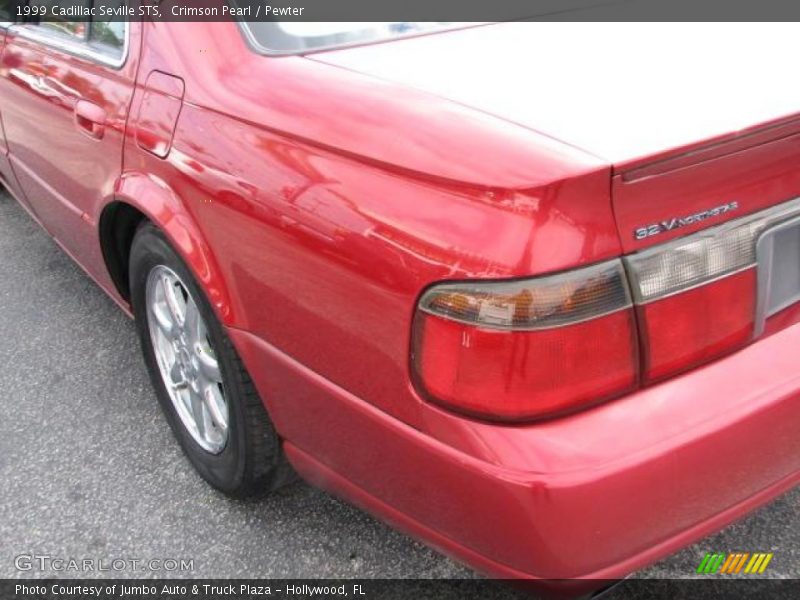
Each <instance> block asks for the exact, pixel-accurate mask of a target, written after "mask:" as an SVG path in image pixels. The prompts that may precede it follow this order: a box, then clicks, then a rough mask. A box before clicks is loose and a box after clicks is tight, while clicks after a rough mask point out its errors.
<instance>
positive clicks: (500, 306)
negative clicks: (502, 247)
mask: <svg viewBox="0 0 800 600" xmlns="http://www.w3.org/2000/svg"><path fill="white" fill-rule="evenodd" d="M413 364H414V369H415V374H416V379H417V382H418V384H419V385H420V387H422V389H423V391H424V393H425V395H426V396H427V397H428V398H430V399H432V400H434V401H437V402H440V403H443V404H446V405H448V406H450V407H453V408H457V409H459V410H462V411H465V412H468V413H471V414H475V415H481V416H488V417H490V418H495V419H506V420H520V419H531V418H536V417H542V416H548V415H552V414H555V413H563V412H567V411H571V410H575V409H576V408H578V407H581V406H584V405H586V404H589V403H594V402H598V401H600V400H603V399H606V398H608V397H610V396H614V395H619V394H622V393H624V392H626V391H628V390H630V389H632V388H633V387H634V386H635V385H636V383H637V381H638V368H637V364H638V361H637V350H636V334H635V325H634V317H633V310H632V308H631V303H630V295H629V292H628V289H627V284H626V282H625V276H624V271H623V269H622V266H621V264H620V263H619V262H618V261H614V262H612V263H606V264H603V265H598V266H594V267H589V268H587V269H580V270H577V271H573V272H570V273H566V274H561V275H556V276H550V277H542V278H537V279H530V280H525V281H515V282H498V283H487V282H482V283H470V284H444V285H440V286H435V287H434V288H432V289H431V290H429V291H428V292H427V293H426V294H425V295H424V296H423V298H422V300H421V302H420V312H419V313H418V315H417V321H416V324H415V348H414V355H413Z"/></svg>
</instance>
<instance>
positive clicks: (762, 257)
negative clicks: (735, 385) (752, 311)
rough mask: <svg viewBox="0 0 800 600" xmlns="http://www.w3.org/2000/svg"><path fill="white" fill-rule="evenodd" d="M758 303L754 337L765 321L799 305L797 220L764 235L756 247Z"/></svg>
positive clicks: (799, 219)
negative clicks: (796, 304) (792, 306)
mask: <svg viewBox="0 0 800 600" xmlns="http://www.w3.org/2000/svg"><path fill="white" fill-rule="evenodd" d="M756 258H757V260H758V301H757V310H756V323H755V335H756V336H759V335H761V333H762V332H763V331H764V325H765V323H766V321H767V319H768V318H769V317H771V316H772V315H774V314H777V313H779V312H780V311H782V310H784V309H785V308H788V307H789V306H791V305H793V304H795V303H796V302H800V217H795V218H794V219H791V220H789V221H785V222H783V223H780V224H779V225H776V226H775V227H771V228H769V229H767V230H766V231H764V233H763V234H761V236H760V237H759V239H758V244H757V246H756Z"/></svg>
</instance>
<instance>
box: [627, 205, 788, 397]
mask: <svg viewBox="0 0 800 600" xmlns="http://www.w3.org/2000/svg"><path fill="white" fill-rule="evenodd" d="M787 210H788V211H789V212H791V211H795V210H796V206H795V205H794V203H792V206H791V207H790V208H788V209H787V208H786V207H779V208H778V209H777V210H776V209H772V210H769V211H764V212H762V213H756V214H754V215H751V216H749V217H745V218H743V219H737V220H735V221H731V222H729V223H725V224H723V225H719V226H717V227H713V228H710V229H706V230H703V231H701V232H699V233H695V234H693V235H690V236H687V237H685V238H680V239H678V240H675V241H673V242H668V243H666V244H661V245H659V246H654V247H653V248H650V249H648V250H645V251H642V252H638V253H636V254H632V255H630V256H626V257H625V258H624V259H623V260H624V262H625V266H626V269H627V271H628V275H629V278H630V282H631V291H632V292H633V300H634V303H635V304H636V311H637V314H638V318H639V327H640V336H641V347H642V357H643V366H642V379H643V381H644V382H645V383H646V382H652V381H657V380H660V379H664V378H665V377H668V376H670V375H674V374H676V373H679V372H681V371H685V370H687V369H690V368H692V367H695V366H697V365H699V364H702V363H704V362H708V361H709V360H712V359H714V358H717V357H719V356H721V355H723V354H726V353H729V352H731V351H733V350H735V349H737V348H740V347H741V346H743V345H744V344H746V343H748V342H749V341H751V340H752V339H753V335H754V330H755V322H756V298H757V294H756V288H757V281H758V272H757V262H758V261H757V251H756V245H757V242H758V239H759V236H761V234H762V233H763V232H764V231H765V230H766V229H767V228H768V227H770V226H771V225H773V224H774V223H775V222H777V221H780V220H781V219H785V218H786V215H787Z"/></svg>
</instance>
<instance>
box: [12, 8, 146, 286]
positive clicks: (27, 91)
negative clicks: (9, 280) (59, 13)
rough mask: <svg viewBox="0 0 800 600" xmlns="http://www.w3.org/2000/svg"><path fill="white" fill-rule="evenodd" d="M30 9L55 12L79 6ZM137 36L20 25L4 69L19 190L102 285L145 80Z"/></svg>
mask: <svg viewBox="0 0 800 600" xmlns="http://www.w3.org/2000/svg"><path fill="white" fill-rule="evenodd" d="M31 2H33V3H39V4H42V3H45V4H48V5H50V6H51V7H52V5H54V4H65V6H66V5H67V4H69V5H73V4H74V3H75V0H71V1H69V2H67V3H64V1H63V0H31ZM123 3H124V0H122V1H121V2H120V4H123ZM86 4H87V5H91V4H92V2H91V1H89V0H87V1H86ZM105 4H106V5H107V4H108V2H107V1H106V2H105ZM50 14H52V11H51V12H50ZM134 27H136V24H130V23H121V22H118V23H108V22H106V23H101V22H91V23H78V22H68V21H62V22H48V23H44V22H42V23H33V22H25V23H18V24H15V25H13V26H12V27H11V28H10V29H9V30H8V35H7V39H6V46H5V49H4V51H3V56H2V59H0V98H2V103H3V124H4V130H5V137H6V144H7V146H8V152H9V159H10V162H11V165H12V166H13V169H14V172H15V174H16V178H17V181H18V182H19V184H20V186H21V188H22V190H23V192H24V195H25V197H26V198H27V200H28V202H29V203H30V205H31V207H32V208H33V210H34V212H35V213H36V215H37V216H38V217H39V219H40V221H41V222H42V223H43V225H44V226H45V227H46V228H47V229H48V231H50V233H51V234H52V235H53V236H54V237H55V238H56V239H57V240H58V241H59V242H60V243H61V245H62V246H64V247H65V248H66V249H67V250H68V252H70V253H71V254H72V255H73V256H74V258H76V259H77V260H78V261H79V262H80V263H81V264H82V265H83V266H84V267H85V268H86V269H87V270H88V271H89V272H90V273H91V274H92V275H94V276H95V277H96V278H98V279H101V280H102V282H106V274H105V269H104V267H103V262H102V255H101V251H100V246H99V242H98V240H97V237H98V236H97V232H96V219H97V214H98V211H99V210H100V207H101V206H102V205H104V204H105V202H107V201H108V199H110V198H111V196H112V195H113V190H114V185H115V181H116V179H117V178H118V177H119V174H120V172H121V168H122V147H123V138H124V130H125V124H126V120H127V115H128V107H129V105H130V100H131V97H132V94H133V87H134V81H135V74H136V64H135V63H136V57H137V53H136V52H133V51H131V50H130V49H131V46H132V42H131V40H132V39H133V36H132V32H131V29H132V28H134ZM137 43H138V42H137Z"/></svg>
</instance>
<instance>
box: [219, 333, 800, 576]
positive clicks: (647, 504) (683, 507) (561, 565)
mask: <svg viewBox="0 0 800 600" xmlns="http://www.w3.org/2000/svg"><path fill="white" fill-rule="evenodd" d="M231 336H232V337H233V339H234V341H235V343H236V345H237V347H238V348H239V350H240V352H241V353H242V355H243V357H244V358H245V361H246V363H247V365H248V367H249V369H250V371H251V373H252V374H253V376H254V378H255V380H256V383H257V386H258V387H259V391H260V392H261V393H262V397H264V398H267V399H268V400H267V404H268V408H269V410H270V412H271V414H272V416H273V419H274V420H275V421H276V426H277V428H278V430H279V432H280V433H281V435H282V436H283V437H284V439H285V440H286V444H285V447H286V451H287V455H288V456H289V458H290V460H291V461H292V463H293V464H294V465H295V467H296V468H297V469H298V470H299V471H300V472H301V474H303V475H304V476H305V477H306V478H307V479H309V480H311V481H312V482H314V483H316V484H318V485H321V486H322V487H325V488H327V489H330V490H332V491H334V492H336V493H338V494H340V495H342V496H344V497H346V498H347V499H348V500H350V501H352V502H354V503H356V504H358V505H360V506H362V507H363V508H365V509H367V510H369V511H370V512H373V513H375V514H377V515H379V516H380V517H382V518H383V519H385V520H387V521H389V522H391V523H393V524H394V525H396V526H398V527H399V528H401V529H404V530H406V531H407V532H409V533H411V534H412V535H415V536H417V537H420V538H422V539H423V540H425V541H427V542H428V543H430V544H431V545H433V546H435V547H437V548H439V549H441V550H442V551H444V552H445V553H448V554H451V555H454V556H456V557H457V558H459V559H461V560H462V561H464V562H466V563H468V564H470V565H472V566H473V567H475V568H477V569H479V570H481V571H484V572H486V573H488V574H490V575H493V576H498V577H533V578H540V579H565V578H569V579H571V578H591V579H613V578H619V577H624V576H625V575H627V574H629V573H630V572H632V571H634V570H636V569H638V568H640V567H642V566H644V565H646V564H648V563H651V562H653V561H655V560H657V559H659V558H661V557H663V556H665V555H667V554H670V553H672V552H674V551H676V550H677V549H679V548H681V547H683V546H685V545H687V544H690V543H692V542H694V541H696V540H698V539H700V538H702V537H704V536H706V535H708V534H709V533H712V532H713V531H716V530H718V529H720V528H722V527H724V526H725V525H727V524H728V523H730V522H732V521H734V520H736V519H737V518H739V517H741V516H742V515H744V514H745V513H747V512H748V511H750V510H752V509H754V508H756V507H758V506H760V505H761V504H764V503H766V502H768V501H769V500H771V499H772V498H774V497H775V496H777V495H779V494H780V493H782V492H784V491H786V490H788V489H789V488H791V487H792V486H794V485H795V484H796V483H798V481H800V353H798V349H800V326H794V327H791V328H789V329H786V330H784V331H782V332H780V333H778V334H775V335H773V336H771V337H768V338H766V339H763V340H761V341H759V342H758V343H756V344H753V345H752V346H750V347H748V348H745V349H744V350H741V351H740V352H738V353H736V354H734V355H732V356H729V357H727V358H725V359H722V360H719V361H717V362H715V363H713V364H710V365H707V366H705V367H703V368H701V369H697V370H695V371H693V372H691V373H688V374H686V375H683V376H681V377H678V378H675V379H672V380H670V381H667V382H665V383H662V384H660V385H658V386H654V387H652V388H649V389H646V390H642V391H640V392H638V393H636V394H632V395H630V396H627V397H625V398H621V399H619V400H616V401H613V402H610V403H608V404H605V405H603V406H599V407H597V408H594V409H592V410H589V411H585V412H583V413H580V414H577V415H574V416H572V417H567V418H564V419H557V420H553V421H551V422H547V423H541V424H534V425H529V426H516V427H508V426H502V425H493V424H486V423H477V422H474V421H470V420H468V419H463V418H460V417H458V416H454V415H451V414H449V413H445V412H443V411H439V410H438V409H435V408H433V407H429V406H427V405H424V408H422V411H423V412H422V414H423V422H424V424H425V426H424V429H425V430H426V431H424V432H423V431H420V430H418V429H414V428H412V427H409V426H408V425H406V424H404V423H402V422H400V421H398V420H396V419H394V418H392V417H390V416H388V415H386V414H385V413H383V412H382V411H379V410H377V409H375V408H374V407H372V405H370V404H368V403H366V402H364V401H362V400H360V399H359V398H356V397H354V396H352V395H351V394H349V393H348V392H346V391H345V390H343V389H342V388H340V387H337V386H335V385H334V384H332V383H331V382H330V381H328V380H327V379H324V378H322V377H321V376H319V375H318V374H316V373H313V372H311V371H309V370H308V369H306V368H305V367H303V366H302V365H300V364H298V363H296V362H294V361H293V360H291V359H290V358H288V357H286V356H285V355H283V354H282V353H280V352H279V351H277V350H276V349H275V348H273V347H271V346H269V345H268V344H266V343H265V342H263V341H262V340H259V339H257V338H255V337H253V336H251V335H249V334H247V333H243V332H240V331H231ZM266 373H269V376H265V375H264V374H266ZM278 382H279V383H278ZM276 384H277V385H276ZM753 550H758V549H753ZM700 558H701V557H698V560H699V559H700Z"/></svg>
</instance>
